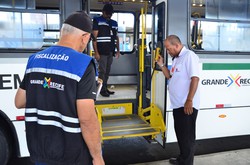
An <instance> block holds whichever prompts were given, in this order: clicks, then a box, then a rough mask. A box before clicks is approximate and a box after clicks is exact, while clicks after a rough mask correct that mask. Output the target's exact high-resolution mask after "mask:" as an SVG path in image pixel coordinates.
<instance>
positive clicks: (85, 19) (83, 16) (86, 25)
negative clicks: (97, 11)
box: [64, 11, 92, 33]
mask: <svg viewBox="0 0 250 165" xmlns="http://www.w3.org/2000/svg"><path fill="white" fill-rule="evenodd" d="M64 24H69V25H71V26H73V27H75V28H78V29H80V30H82V31H85V32H88V33H91V32H92V20H91V18H90V16H89V15H88V14H87V13H86V12H85V11H76V12H73V13H72V14H71V15H70V16H69V17H68V18H67V19H66V20H65V21H64Z"/></svg>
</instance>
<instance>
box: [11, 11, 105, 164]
mask: <svg viewBox="0 0 250 165" xmlns="http://www.w3.org/2000/svg"><path fill="white" fill-rule="evenodd" d="M91 32H92V20H91V18H90V17H89V16H88V15H87V14H86V13H85V12H84V11H79V12H74V13H72V14H71V15H70V16H69V17H68V18H67V19H66V20H65V21H64V23H63V25H62V28H61V31H60V39H59V42H58V43H57V45H55V46H51V47H50V48H47V49H45V50H42V51H40V52H37V53H35V54H33V55H31V56H30V57H29V60H28V64H27V67H26V72H25V75H24V78H23V80H22V82H21V84H20V88H19V89H18V91H17V93H16V97H15V105H16V107H17V108H26V109H25V125H26V137H27V144H28V149H29V152H30V158H31V160H32V161H34V162H35V163H36V165H39V164H42V165H69V164H70V165H82V164H84V165H104V164H105V163H104V160H103V157H102V151H101V136H100V124H99V122H98V118H97V114H96V111H95V104H94V100H95V99H96V78H95V76H96V69H95V65H94V61H93V58H91V57H90V56H88V55H86V54H83V53H81V52H83V50H84V49H85V48H86V46H87V44H88V41H89V38H90V34H91Z"/></svg>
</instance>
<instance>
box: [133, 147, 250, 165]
mask: <svg viewBox="0 0 250 165" xmlns="http://www.w3.org/2000/svg"><path fill="white" fill-rule="evenodd" d="M249 164H250V149H242V150H234V151H227V152H217V153H213V154H206V155H199V156H195V158H194V165H249ZM131 165H132V164H131ZM133 165H171V164H170V163H169V160H162V161H157V162H147V163H138V164H133Z"/></svg>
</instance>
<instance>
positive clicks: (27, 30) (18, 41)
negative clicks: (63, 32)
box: [0, 11, 60, 49]
mask: <svg viewBox="0 0 250 165" xmlns="http://www.w3.org/2000/svg"><path fill="white" fill-rule="evenodd" d="M0 15H1V16H2V19H1V20H0V26H1V28H0V49H1V48H2V49H40V48H42V47H43V46H44V45H51V44H55V43H56V41H58V38H59V26H60V23H59V22H60V21H59V14H44V13H27V12H8V11H0Z"/></svg>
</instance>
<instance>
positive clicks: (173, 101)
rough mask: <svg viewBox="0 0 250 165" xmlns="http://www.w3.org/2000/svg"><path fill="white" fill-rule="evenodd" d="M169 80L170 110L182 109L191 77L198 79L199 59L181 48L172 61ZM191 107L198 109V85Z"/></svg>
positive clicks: (184, 48)
mask: <svg viewBox="0 0 250 165" xmlns="http://www.w3.org/2000/svg"><path fill="white" fill-rule="evenodd" d="M170 74H171V75H172V77H171V79H170V80H169V88H168V89H169V94H170V108H172V109H176V108H180V107H184V104H185V102H186V100H187V96H188V93H189V87H190V83H191V78H192V77H194V76H195V77H199V76H200V74H199V57H198V56H197V55H196V54H195V53H194V52H192V51H190V50H189V49H186V47H183V48H182V50H181V52H180V54H179V56H178V57H176V58H175V59H174V60H173V63H172V68H171V70H170ZM193 107H194V108H195V109H199V107H200V90H199V85H198V88H197V91H196V93H195V95H194V98H193Z"/></svg>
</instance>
